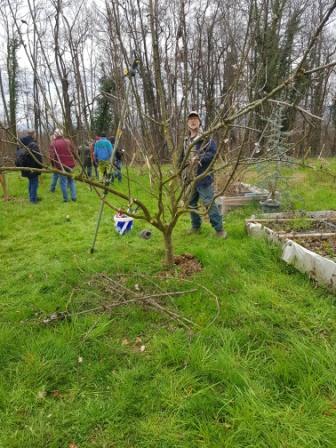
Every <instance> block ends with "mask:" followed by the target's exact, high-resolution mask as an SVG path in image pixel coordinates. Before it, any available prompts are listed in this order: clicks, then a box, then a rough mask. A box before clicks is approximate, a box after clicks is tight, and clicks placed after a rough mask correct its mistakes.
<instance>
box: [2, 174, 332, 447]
mask: <svg viewBox="0 0 336 448" xmlns="http://www.w3.org/2000/svg"><path fill="white" fill-rule="evenodd" d="M298 173H299V175H298V174H296V177H295V178H294V179H293V180H292V181H291V185H292V191H293V192H294V193H295V194H297V195H298V197H300V204H299V203H298V204H297V206H298V207H304V208H305V209H307V210H320V209H330V208H331V209H332V208H335V207H336V202H335V184H334V183H333V181H332V180H331V179H330V178H328V177H327V176H321V174H320V173H319V172H316V171H312V170H309V169H306V170H304V169H300V170H299V171H298ZM135 175H137V178H138V179H139V185H140V184H141V182H142V181H143V178H142V177H141V176H140V175H138V173H135ZM48 183H49V179H48V178H47V177H45V178H44V179H43V184H42V186H41V189H40V194H41V196H42V197H43V201H42V202H41V203H39V204H38V205H30V204H29V203H28V202H27V199H26V180H25V179H22V178H19V177H18V176H17V175H16V174H10V175H9V187H10V193H11V194H12V195H13V196H14V197H15V200H14V201H11V202H9V203H1V204H0V256H1V260H2V263H1V274H0V296H1V302H0V360H1V361H0V375H1V383H0V427H1V431H0V447H1V448H23V447H34V448H46V447H52V448H60V447H69V446H71V444H75V445H76V446H78V447H80V448H89V447H90V448H91V447H99V448H103V447H105V448H112V447H117V448H126V447H127V448H129V447H137V448H138V447H139V448H195V447H204V448H205V447H206V448H218V447H228V448H252V447H253V448H278V447H281V448H308V447H309V448H317V447H323V448H327V447H330V448H334V447H335V446H336V376H335V365H336V349H335V343H336V315H335V297H334V296H333V295H332V294H330V293H329V292H328V291H326V290H325V289H323V288H317V287H316V285H315V284H314V283H313V282H311V281H310V280H309V279H308V278H307V277H305V276H303V275H302V274H300V273H298V272H297V271H295V270H294V269H293V268H291V267H289V266H287V265H286V264H284V263H283V262H282V261H280V259H279V249H278V248H277V247H276V246H272V245H269V244H268V243H267V242H265V241H261V240H255V239H252V238H249V237H247V235H246V233H245V230H244V218H245V217H247V216H249V215H250V214H251V213H253V212H255V208H253V206H251V207H249V208H245V209H240V210H238V211H236V212H233V213H230V214H229V215H228V216H227V219H226V228H227V230H228V234H229V238H228V239H227V240H225V241H219V240H216V239H215V238H214V237H213V232H212V230H211V228H210V226H209V224H208V223H205V224H204V228H203V231H202V233H201V235H199V236H188V237H186V236H185V230H186V229H187V228H188V225H189V223H188V217H185V218H184V219H183V220H182V221H181V222H180V223H179V224H178V226H177V229H176V232H175V240H174V241H175V248H176V252H177V253H183V252H191V253H193V254H194V255H196V256H197V257H198V259H199V260H200V261H201V262H202V265H203V270H202V272H200V273H198V274H195V275H194V276H193V277H191V278H189V279H188V280H189V281H188V282H184V281H183V280H181V279H179V278H178V277H174V278H173V279H171V278H168V279H165V278H164V277H160V278H158V277H157V276H156V275H157V274H158V273H159V272H160V271H162V269H163V266H162V260H163V256H164V251H163V246H162V243H161V236H160V235H159V233H158V232H157V231H155V230H154V231H153V237H152V239H150V240H148V241H146V240H143V239H140V238H139V237H138V233H139V231H140V230H142V229H143V228H145V227H146V225H145V224H143V223H141V222H137V223H136V224H135V228H134V229H133V231H132V233H131V234H129V235H127V236H125V237H119V236H118V235H117V234H116V233H115V232H114V230H113V222H112V215H113V213H112V211H111V210H109V209H106V210H105V213H104V216H103V220H102V225H101V231H100V233H99V238H98V242H97V251H96V252H95V253H94V254H92V255H89V248H90V245H91V242H92V236H93V230H94V226H95V220H96V216H97V210H98V203H97V198H96V196H95V194H94V193H93V192H90V190H89V189H88V188H87V187H86V186H84V185H78V202H77V203H67V204H64V203H63V202H62V201H61V195H60V192H59V190H58V191H57V192H56V193H55V194H51V193H49V192H48ZM139 185H138V186H136V187H135V188H137V189H138V191H137V194H139V197H140V198H141V197H143V195H144V193H143V192H142V190H141V188H140V186H139ZM124 187H125V186H123V188H124ZM66 215H70V217H71V219H70V221H67V220H66ZM101 272H105V273H107V274H108V275H109V276H110V277H115V276H116V275H117V274H123V275H125V276H126V278H129V284H130V285H132V284H134V282H143V283H144V284H145V286H146V288H149V289H150V288H151V287H152V286H153V285H152V283H151V282H154V283H156V284H157V285H158V286H160V287H161V288H163V289H164V290H180V289H190V288H197V289H198V291H197V292H196V293H194V294H186V295H185V296H182V297H179V298H175V299H174V300H173V303H171V302H169V304H170V306H173V305H174V306H175V307H176V308H175V309H176V311H177V312H179V313H180V314H183V315H184V316H185V317H188V318H190V319H192V320H193V321H194V322H195V323H196V324H197V326H196V327H195V328H194V329H193V330H192V331H189V330H187V329H185V328H183V327H181V326H179V325H178V324H177V323H176V322H174V321H170V320H168V319H167V318H166V317H165V316H163V315H159V314H157V313H155V312H149V311H145V310H143V309H140V308H137V307H135V306H134V307H131V306H130V307H127V308H126V307H125V308H118V309H115V310H114V311H113V312H112V313H105V314H94V313H90V314H87V315H79V316H76V315H74V317H73V319H72V320H70V321H64V322H58V323H57V324H55V325H54V326H43V325H42V324H40V323H39V322H38V317H39V316H40V315H44V314H46V315H47V314H48V313H51V312H53V311H55V310H56V309H60V310H64V309H66V308H67V307H68V309H69V310H74V311H79V310H82V309H87V308H90V307H93V306H96V305H97V304H100V303H102V302H104V301H106V295H105V293H104V292H103V290H102V289H101V288H99V287H97V286H96V284H95V283H94V282H93V281H92V279H93V278H94V276H95V275H96V274H97V273H101ZM143 275H145V278H144V277H142V276H143ZM202 285H203V286H205V287H206V288H208V289H210V290H211V291H212V292H213V293H215V294H216V295H217V296H218V300H219V303H220V314H219V316H218V318H217V320H216V321H215V322H214V323H213V324H211V322H212V320H213V318H214V316H215V315H216V310H217V308H216V303H215V300H214V298H213V296H212V295H211V294H210V293H209V292H208V291H207V290H206V289H205V288H202ZM136 337H141V339H142V341H143V343H144V345H145V346H146V350H145V351H144V352H143V353H141V352H140V351H139V350H136V349H135V345H134V342H135V339H136ZM125 338H127V339H128V340H129V341H130V344H129V345H124V344H123V343H122V341H123V340H124V339H125ZM79 357H81V358H82V360H83V361H82V362H79Z"/></svg>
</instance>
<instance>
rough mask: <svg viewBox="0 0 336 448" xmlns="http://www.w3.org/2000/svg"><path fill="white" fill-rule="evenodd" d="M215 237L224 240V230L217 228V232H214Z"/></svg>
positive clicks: (225, 234) (225, 236)
mask: <svg viewBox="0 0 336 448" xmlns="http://www.w3.org/2000/svg"><path fill="white" fill-rule="evenodd" d="M216 237H217V238H222V239H223V240H225V239H226V238H227V233H226V232H225V230H219V231H218V232H216Z"/></svg>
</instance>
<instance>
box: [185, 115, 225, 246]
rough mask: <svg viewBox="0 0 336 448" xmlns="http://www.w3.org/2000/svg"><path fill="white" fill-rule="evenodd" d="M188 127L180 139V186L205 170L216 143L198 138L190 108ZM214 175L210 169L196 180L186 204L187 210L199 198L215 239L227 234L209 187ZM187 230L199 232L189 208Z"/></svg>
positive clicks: (197, 123)
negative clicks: (183, 140) (182, 149)
mask: <svg viewBox="0 0 336 448" xmlns="http://www.w3.org/2000/svg"><path fill="white" fill-rule="evenodd" d="M187 124H188V130H189V135H188V137H186V139H185V142H184V151H183V154H182V157H181V159H180V161H181V163H183V172H182V180H183V183H184V188H186V187H187V185H190V183H191V182H192V181H193V180H194V179H195V177H198V176H201V175H202V174H203V173H205V172H206V171H207V170H208V168H209V166H210V164H211V163H212V162H213V159H214V157H215V155H216V151H217V148H216V143H215V142H214V141H213V140H211V139H210V140H206V139H202V134H201V118H200V116H199V114H198V112H196V111H191V112H190V113H189V115H188V122H187ZM196 139H199V140H198V141H197V143H195V144H194V146H192V147H191V150H189V149H190V145H192V143H193V141H194V140H196ZM213 181H214V176H213V174H212V172H211V169H210V171H209V173H207V174H206V175H205V176H204V177H201V179H200V180H198V181H197V182H196V184H195V186H194V188H193V190H192V192H191V195H190V198H189V207H190V208H191V209H197V208H198V201H199V199H201V201H202V202H203V204H204V206H205V207H206V208H207V212H208V216H209V219H210V223H211V225H212V227H213V228H214V229H215V231H216V236H217V237H219V238H226V237H227V234H226V232H225V231H224V229H223V218H222V216H221V215H220V213H219V211H218V207H217V204H216V203H215V201H214V189H213ZM190 217H191V230H190V233H199V231H200V228H201V224H202V220H201V216H200V214H199V213H196V212H194V211H192V212H191V213H190Z"/></svg>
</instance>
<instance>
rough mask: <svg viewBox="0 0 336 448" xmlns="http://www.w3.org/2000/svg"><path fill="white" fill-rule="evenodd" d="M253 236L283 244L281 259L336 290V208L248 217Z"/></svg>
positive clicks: (250, 232)
mask: <svg viewBox="0 0 336 448" xmlns="http://www.w3.org/2000/svg"><path fill="white" fill-rule="evenodd" d="M246 228H247V231H248V233H249V234H250V235H251V236H257V237H258V236H266V237H267V238H268V239H269V240H271V241H274V242H277V243H279V244H281V246H282V257H281V258H282V259H283V260H284V261H285V262H286V263H288V264H291V265H293V266H295V267H296V268H297V269H298V270H299V271H300V272H303V273H306V274H308V275H309V276H310V277H311V278H313V279H314V280H316V281H317V282H318V283H320V284H323V285H325V286H327V287H328V288H330V289H331V290H333V291H336V212H333V211H325V212H309V213H306V214H305V215H304V216H303V215H300V216H299V215H294V214H285V213H277V214H273V215H272V214H264V215H261V216H260V217H258V218H255V217H253V218H251V219H249V220H247V221H246Z"/></svg>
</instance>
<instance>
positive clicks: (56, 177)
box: [50, 173, 60, 193]
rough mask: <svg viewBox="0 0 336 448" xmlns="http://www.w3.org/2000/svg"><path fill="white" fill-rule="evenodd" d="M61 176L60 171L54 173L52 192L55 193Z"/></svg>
mask: <svg viewBox="0 0 336 448" xmlns="http://www.w3.org/2000/svg"><path fill="white" fill-rule="evenodd" d="M59 176H60V175H59V174H58V173H52V177H51V184H50V191H51V192H52V193H54V191H55V190H56V185H57V181H58V178H59Z"/></svg>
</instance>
